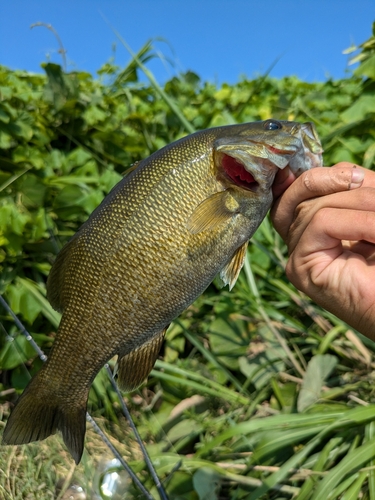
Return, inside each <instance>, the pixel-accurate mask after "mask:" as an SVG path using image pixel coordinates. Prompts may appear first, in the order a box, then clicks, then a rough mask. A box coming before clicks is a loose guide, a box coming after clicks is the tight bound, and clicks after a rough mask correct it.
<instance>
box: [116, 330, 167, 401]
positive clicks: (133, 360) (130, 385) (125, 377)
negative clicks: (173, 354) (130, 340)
mask: <svg viewBox="0 0 375 500" xmlns="http://www.w3.org/2000/svg"><path fill="white" fill-rule="evenodd" d="M168 326H169V325H168ZM168 326H167V327H166V328H164V330H162V331H161V332H159V333H158V334H156V335H154V337H152V339H151V340H149V341H148V342H145V343H144V344H142V345H141V346H140V347H138V348H137V349H134V351H131V352H129V354H126V355H125V356H123V357H122V358H120V359H119V360H118V362H117V365H118V367H117V368H118V373H117V375H118V385H119V387H120V389H121V390H123V391H124V392H130V391H134V389H136V388H137V387H138V386H140V385H141V384H142V382H143V381H144V380H145V379H146V378H147V377H148V375H149V373H150V371H151V370H152V368H153V366H154V364H155V361H156V358H157V357H158V354H159V351H160V348H161V345H162V343H163V340H164V335H165V332H166V331H167V328H168Z"/></svg>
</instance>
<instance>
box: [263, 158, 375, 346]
mask: <svg viewBox="0 0 375 500" xmlns="http://www.w3.org/2000/svg"><path fill="white" fill-rule="evenodd" d="M283 177H284V179H283V178H279V179H276V183H275V188H274V193H275V196H277V195H278V194H280V193H281V192H282V191H283V189H285V185H288V184H290V182H292V180H293V179H292V178H291V177H290V176H289V177H288V174H287V173H284V174H283ZM363 177H364V178H363ZM277 181H279V182H277ZM271 217H272V220H273V223H274V225H275V228H276V230H277V231H278V232H279V233H280V235H281V237H282V238H283V239H284V241H285V242H286V244H287V245H288V250H289V256H290V257H289V260H288V263H287V266H286V274H287V277H288V279H289V280H290V281H291V282H292V283H293V284H294V285H295V286H296V287H297V288H298V289H299V290H301V291H303V292H304V293H306V294H307V295H309V296H310V297H311V298H312V299H313V300H314V301H315V302H316V303H317V304H319V305H321V306H322V307H324V308H325V309H327V310H328V311H330V312H332V313H333V314H335V315H336V316H338V317H339V318H341V319H343V320H344V321H346V322H347V323H348V324H349V325H351V326H352V327H354V328H356V329H357V330H358V331H359V332H361V333H363V334H364V335H366V336H368V337H369V338H371V339H372V340H375V172H372V171H370V170H366V169H363V168H361V167H357V168H353V165H352V164H350V163H344V162H343V163H339V164H337V165H335V166H334V167H331V168H326V167H319V168H314V169H312V170H309V171H307V172H305V173H303V174H302V175H301V176H300V177H299V178H298V179H296V180H295V181H294V182H293V183H292V184H291V185H290V186H289V188H288V189H287V190H286V191H285V192H284V193H283V194H282V195H281V196H280V197H279V198H278V199H276V201H275V203H274V206H273V208H272V211H271Z"/></svg>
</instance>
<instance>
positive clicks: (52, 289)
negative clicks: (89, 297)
mask: <svg viewBox="0 0 375 500" xmlns="http://www.w3.org/2000/svg"><path fill="white" fill-rule="evenodd" d="M78 235H79V232H78V233H76V234H75V235H74V236H73V238H72V239H71V240H70V241H69V242H68V243H67V244H66V245H65V246H64V247H63V248H62V250H60V252H59V253H58V254H57V257H56V260H55V262H54V264H53V266H52V268H51V271H50V273H49V275H48V279H47V298H48V300H49V301H50V303H51V306H52V307H53V308H54V309H55V310H56V311H59V312H63V310H64V300H63V290H64V286H63V284H64V276H65V270H66V268H67V267H68V262H69V257H70V255H71V254H72V251H73V248H74V247H75V246H76V245H77V244H78Z"/></svg>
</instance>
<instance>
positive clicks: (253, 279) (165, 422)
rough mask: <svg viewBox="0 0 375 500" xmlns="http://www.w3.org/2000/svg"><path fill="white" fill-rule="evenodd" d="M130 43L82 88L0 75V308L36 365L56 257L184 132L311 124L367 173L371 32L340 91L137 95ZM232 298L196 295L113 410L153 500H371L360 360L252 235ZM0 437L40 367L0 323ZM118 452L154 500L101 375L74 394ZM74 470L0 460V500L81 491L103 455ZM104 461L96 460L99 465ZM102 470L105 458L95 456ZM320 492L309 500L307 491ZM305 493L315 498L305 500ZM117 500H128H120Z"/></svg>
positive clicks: (75, 81) (36, 455)
mask: <svg viewBox="0 0 375 500" xmlns="http://www.w3.org/2000/svg"><path fill="white" fill-rule="evenodd" d="M152 56H153V52H152V44H151V43H148V44H146V45H145V47H144V48H143V49H142V50H141V51H140V52H139V53H138V54H137V55H136V56H135V57H133V59H132V61H131V63H130V64H129V65H128V66H127V67H126V68H117V67H115V66H113V65H112V64H106V65H105V66H104V67H103V68H102V69H101V70H100V71H99V72H98V73H99V78H98V79H93V77H92V76H91V75H89V74H87V73H82V72H75V73H70V74H64V73H63V72H62V70H61V68H60V67H59V66H58V65H55V64H45V65H44V70H45V73H46V76H41V75H33V74H29V73H26V72H22V71H10V70H8V69H7V68H4V67H0V293H1V294H3V295H4V297H5V298H6V300H7V301H8V302H9V304H10V305H11V307H12V309H13V311H14V312H15V313H16V314H17V315H19V318H20V319H21V320H22V322H23V323H24V324H25V326H26V328H27V329H28V330H29V331H30V332H31V333H32V335H33V337H34V338H35V340H36V342H37V343H38V344H39V345H40V347H41V348H42V349H43V350H45V351H46V352H47V353H48V349H49V348H50V346H51V344H52V342H53V339H54V335H55V332H56V328H57V325H58V322H59V315H58V314H57V313H56V312H55V311H53V310H52V308H51V307H50V305H49V303H48V302H47V300H46V298H45V282H46V277H47V275H48V272H49V270H50V267H51V263H52V262H53V260H54V257H55V255H56V253H57V252H58V250H59V249H60V248H61V247H62V246H63V245H64V243H66V242H67V241H68V239H69V238H70V237H71V236H72V235H73V234H74V233H75V231H76V230H77V229H78V227H79V226H80V224H81V223H82V222H83V221H84V220H85V219H86V218H87V217H88V215H89V214H90V213H91V212H92V210H93V209H94V208H95V207H96V206H97V205H98V204H99V203H100V201H101V200H102V199H103V197H104V196H105V195H106V194H107V193H108V192H109V190H110V189H111V188H112V187H113V186H114V185H115V184H116V183H117V182H118V181H119V180H120V179H121V176H122V175H123V173H124V172H125V171H126V168H127V167H129V166H130V165H131V164H132V163H134V162H136V161H137V160H139V159H140V158H144V157H146V156H148V155H149V154H150V153H152V152H153V151H155V150H156V149H158V148H160V147H162V146H164V145H165V144H167V143H169V142H172V141H174V140H176V139H178V138H179V137H182V136H183V135H186V134H187V133H189V132H190V131H192V130H198V129H202V128H207V127H212V126H216V125H222V124H230V123H237V122H246V121H253V120H263V119H266V118H269V117H274V118H279V119H289V120H296V121H313V122H314V123H315V124H316V126H317V129H318V132H319V134H320V136H321V138H322V141H323V145H324V148H325V155H324V159H325V164H327V165H329V164H333V163H336V162H338V161H340V160H348V161H353V162H356V163H358V164H362V165H364V166H366V167H367V168H372V167H373V166H374V158H375V92H374V91H375V32H374V36H373V37H372V38H371V39H370V40H368V41H367V42H366V43H365V44H363V45H362V46H361V47H360V54H359V55H358V56H356V57H357V58H358V60H359V62H360V66H359V67H358V69H356V70H355V72H354V73H353V75H350V76H349V77H348V78H346V79H343V80H340V81H331V80H329V81H327V82H324V83H313V84H311V83H305V82H301V81H300V80H298V79H297V78H295V77H288V78H284V79H281V80H276V79H272V78H269V77H267V76H265V77H259V78H257V79H255V80H250V81H249V80H243V81H241V82H239V83H238V84H236V85H234V86H230V85H226V84H224V85H223V86H221V87H220V88H217V87H216V86H214V85H213V84H211V83H207V82H201V81H200V79H199V77H198V76H197V75H195V74H194V73H191V72H189V73H186V74H183V75H180V76H179V77H175V78H173V79H172V80H170V81H169V82H167V83H166V84H165V86H164V87H163V88H161V87H160V86H159V85H158V84H157V83H156V82H155V81H154V79H153V78H152V75H151V79H150V83H149V84H145V83H142V82H140V81H139V75H138V73H139V71H140V68H141V67H142V66H143V65H144V64H147V61H148V60H149V58H150V57H152ZM252 241H253V244H252V245H251V246H250V248H249V251H248V256H247V261H246V265H245V268H244V271H243V272H242V273H241V275H240V278H239V280H238V283H237V285H236V286H235V288H234V290H233V291H232V292H231V293H229V292H228V290H227V289H223V290H220V291H219V290H218V289H217V288H216V287H215V286H214V285H212V286H211V287H210V288H209V289H208V290H207V292H206V293H205V294H204V295H203V296H202V297H200V298H199V299H198V300H197V301H196V302H195V303H194V304H193V305H192V306H191V307H190V308H189V309H188V310H187V311H186V312H185V313H184V314H183V315H182V316H181V317H180V318H179V319H178V320H176V321H175V322H174V324H173V325H172V326H171V328H170V330H169V332H168V334H167V339H166V342H165V345H164V348H163V361H161V360H159V361H158V362H157V363H156V366H155V369H154V370H153V371H152V373H151V376H150V378H149V380H148V383H147V384H146V385H145V386H144V387H142V388H141V389H140V390H139V391H137V392H135V393H132V394H129V395H127V398H126V399H127V402H128V404H129V407H130V409H131V411H132V415H133V417H134V419H135V421H136V423H137V426H138V428H139V430H140V433H141V435H142V437H143V438H144V440H145V442H146V443H147V444H148V450H149V453H150V455H151V457H152V459H153V461H154V463H155V466H156V470H157V472H158V474H159V475H160V477H161V479H162V480H164V481H165V487H166V490H167V492H168V495H169V497H170V499H171V500H177V499H181V500H182V499H184V500H185V499H186V500H198V499H199V500H203V499H210V500H218V499H233V500H234V499H236V500H237V499H238V500H239V499H246V500H256V499H278V500H282V499H290V498H293V499H295V500H320V499H322V498H325V499H330V500H334V499H342V500H351V499H353V500H354V499H357V498H361V499H368V500H375V423H374V422H375V394H374V391H373V381H374V378H375V375H374V374H375V372H374V368H375V356H374V353H373V344H372V342H370V341H368V340H367V339H365V338H364V337H362V336H361V335H358V334H356V333H355V332H352V331H351V330H350V329H349V328H348V327H347V326H346V325H345V324H344V323H343V322H341V321H340V320H338V319H337V318H335V317H333V316H332V315H330V314H328V313H327V312H325V311H324V310H321V309H320V308H319V307H317V306H316V305H315V304H313V303H311V302H310V300H309V299H308V298H306V297H305V296H303V295H302V294H300V293H299V292H298V291H296V290H295V289H294V288H293V287H292V286H291V285H290V283H288V281H287V279H286V277H285V275H284V271H283V268H284V265H285V262H286V258H287V255H286V250H285V247H284V245H283V243H282V241H281V239H280V238H279V236H278V235H277V234H276V233H275V231H274V230H273V229H272V227H271V224H270V222H269V220H268V219H266V220H265V221H264V223H263V224H262V226H261V227H260V229H259V230H258V232H257V233H256V235H255V236H254V238H253V240H252ZM0 317H1V322H2V325H3V326H2V329H1V331H0V398H1V399H0V402H1V406H0V409H1V415H2V416H3V421H0V425H1V426H4V421H5V420H6V417H7V415H8V413H9V409H10V405H9V401H14V400H15V399H16V395H17V393H20V392H21V391H22V390H23V388H24V387H25V385H26V384H27V382H28V380H29V378H30V376H31V375H33V373H35V372H36V371H37V370H38V369H39V368H40V364H41V361H39V360H38V359H37V358H36V354H35V352H34V351H33V349H32V348H31V346H30V345H29V344H28V342H27V341H26V339H25V338H24V337H23V336H22V335H21V334H20V332H19V331H18V330H17V328H16V327H15V325H14V323H13V321H12V320H11V318H10V317H9V316H8V315H7V314H6V312H5V311H3V310H0ZM89 403H90V411H91V412H92V414H93V415H94V416H97V417H100V423H101V426H102V427H104V428H106V429H107V431H108V433H109V434H110V436H111V438H112V439H113V441H114V442H116V443H117V445H118V447H119V449H120V450H121V452H122V453H123V454H124V456H125V457H126V458H127V459H128V460H129V462H130V464H131V465H132V466H133V467H134V469H135V471H137V472H139V475H140V477H141V479H142V481H144V483H145V485H146V486H147V488H149V489H150V491H152V493H153V494H154V496H155V498H157V493H156V492H155V488H154V487H153V485H152V481H151V479H150V478H149V477H148V475H147V474H146V472H145V471H144V464H143V461H142V459H141V457H140V453H139V451H138V449H137V447H136V445H135V444H134V440H133V438H132V437H131V436H130V435H129V430H128V427H127V425H126V423H125V422H124V419H123V417H122V416H121V413H120V411H119V404H118V402H117V401H116V397H115V394H114V392H113V390H112V389H111V386H110V383H109V380H108V379H107V376H106V374H105V372H104V371H103V372H101V373H100V374H99V375H98V377H97V379H96V381H95V383H94V386H93V389H92V391H91V394H90V401H89ZM86 439H87V444H88V446H87V451H86V452H85V454H84V458H83V461H82V464H80V465H79V466H78V467H77V468H76V469H74V466H73V461H72V460H71V459H70V457H69V456H68V454H67V453H66V451H65V449H64V447H63V445H61V441H60V439H59V437H52V438H49V440H48V441H46V442H42V443H36V444H33V445H30V446H27V447H20V448H14V447H6V448H1V449H0V497H1V498H4V499H6V500H13V499H21V498H22V499H24V498H30V499H34V498H35V499H39V498H40V499H47V498H54V494H55V486H56V483H57V481H58V480H59V479H60V480H62V482H63V483H64V480H66V481H65V484H64V485H63V489H62V490H61V493H60V498H61V496H62V494H63V492H64V488H65V489H66V487H67V486H68V485H69V482H70V480H71V478H72V477H74V478H75V480H76V481H78V482H79V483H80V484H81V485H82V486H83V487H84V488H86V489H88V490H89V488H90V487H91V483H92V480H93V479H92V478H93V476H94V473H95V467H96V464H97V463H98V461H99V460H100V459H101V458H102V456H103V454H104V451H103V449H104V445H103V444H102V443H101V441H100V440H99V438H98V437H96V436H95V435H94V434H93V433H92V432H90V431H89V432H88V436H87V438H86ZM106 453H108V452H106ZM108 456H109V453H108ZM323 492H324V493H323ZM322 495H323V496H322ZM132 498H136V493H135V492H133V496H132Z"/></svg>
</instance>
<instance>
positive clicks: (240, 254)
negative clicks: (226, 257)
mask: <svg viewBox="0 0 375 500" xmlns="http://www.w3.org/2000/svg"><path fill="white" fill-rule="evenodd" d="M248 244H249V241H245V243H243V244H242V245H241V246H240V247H239V248H237V250H236V252H235V254H234V255H233V257H232V259H231V260H230V262H228V264H227V265H226V266H225V267H223V269H222V270H221V271H220V279H221V280H222V281H223V283H224V286H225V285H229V290H232V288H233V287H234V285H235V283H236V281H237V278H238V275H239V274H240V271H241V269H242V266H243V264H244V262H245V257H246V249H247V245H248Z"/></svg>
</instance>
